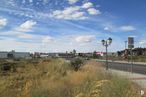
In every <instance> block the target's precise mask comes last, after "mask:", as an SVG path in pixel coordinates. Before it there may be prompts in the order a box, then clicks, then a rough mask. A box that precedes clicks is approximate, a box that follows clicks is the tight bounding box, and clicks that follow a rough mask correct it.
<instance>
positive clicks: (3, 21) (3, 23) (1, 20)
mask: <svg viewBox="0 0 146 97" xmlns="http://www.w3.org/2000/svg"><path fill="white" fill-rule="evenodd" d="M6 25H7V19H6V18H0V28H1V27H4V26H6Z"/></svg>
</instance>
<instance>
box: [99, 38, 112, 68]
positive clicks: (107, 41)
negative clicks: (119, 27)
mask: <svg viewBox="0 0 146 97" xmlns="http://www.w3.org/2000/svg"><path fill="white" fill-rule="evenodd" d="M101 42H102V45H103V46H105V48H106V70H108V55H107V53H108V50H107V47H108V46H109V45H110V44H111V43H112V38H108V39H107V40H101Z"/></svg>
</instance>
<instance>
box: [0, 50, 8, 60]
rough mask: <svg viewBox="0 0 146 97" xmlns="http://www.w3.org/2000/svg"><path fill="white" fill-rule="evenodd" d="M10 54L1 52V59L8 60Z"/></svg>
mask: <svg viewBox="0 0 146 97" xmlns="http://www.w3.org/2000/svg"><path fill="white" fill-rule="evenodd" d="M7 55H8V52H0V58H1V59H3V58H8V56H7Z"/></svg>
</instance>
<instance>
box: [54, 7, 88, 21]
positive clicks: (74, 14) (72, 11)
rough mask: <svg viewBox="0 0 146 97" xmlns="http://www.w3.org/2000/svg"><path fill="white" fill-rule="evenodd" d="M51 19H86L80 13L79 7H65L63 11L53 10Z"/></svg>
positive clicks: (81, 12)
mask: <svg viewBox="0 0 146 97" xmlns="http://www.w3.org/2000/svg"><path fill="white" fill-rule="evenodd" d="M51 17H54V18H57V19H65V20H83V19H86V18H87V17H86V16H85V15H84V12H83V11H81V8H80V6H74V7H67V8H65V9H64V10H55V11H53V13H52V14H51Z"/></svg>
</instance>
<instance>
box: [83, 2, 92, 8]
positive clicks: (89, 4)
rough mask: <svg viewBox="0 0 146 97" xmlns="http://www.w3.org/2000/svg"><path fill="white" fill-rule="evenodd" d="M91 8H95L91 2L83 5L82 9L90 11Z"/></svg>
mask: <svg viewBox="0 0 146 97" xmlns="http://www.w3.org/2000/svg"><path fill="white" fill-rule="evenodd" d="M91 7H93V4H92V3H91V2H87V3H84V4H83V5H82V8H85V9H88V8H91Z"/></svg>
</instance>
